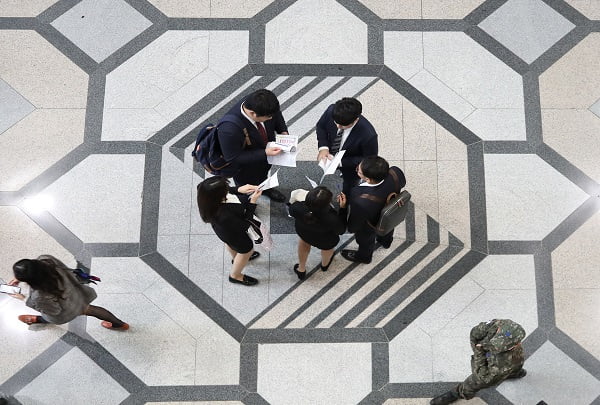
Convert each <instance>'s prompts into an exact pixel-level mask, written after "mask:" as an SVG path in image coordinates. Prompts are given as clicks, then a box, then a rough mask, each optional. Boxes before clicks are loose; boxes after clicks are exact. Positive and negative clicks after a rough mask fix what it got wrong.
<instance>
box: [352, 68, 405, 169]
mask: <svg viewBox="0 0 600 405" xmlns="http://www.w3.org/2000/svg"><path fill="white" fill-rule="evenodd" d="M358 100H359V101H360V102H361V103H362V105H363V115H364V116H365V117H366V118H367V119H368V120H369V122H371V124H373V127H374V128H375V130H376V131H377V141H378V143H379V156H381V157H383V158H385V159H387V160H388V161H389V160H393V159H396V160H403V159H404V158H403V156H404V151H403V149H404V147H403V130H402V103H403V100H404V98H403V97H402V96H401V95H400V94H398V93H397V92H396V90H394V89H392V88H391V87H390V86H389V85H388V84H387V83H385V82H384V81H383V80H379V81H377V83H375V84H374V85H373V86H371V87H370V88H369V89H367V90H366V91H365V92H364V93H362V94H361V95H360V96H359V97H358ZM381 100H385V103H382V102H381Z"/></svg>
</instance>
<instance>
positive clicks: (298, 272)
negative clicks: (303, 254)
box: [294, 263, 306, 280]
mask: <svg viewBox="0 0 600 405" xmlns="http://www.w3.org/2000/svg"><path fill="white" fill-rule="evenodd" d="M298 267H300V263H296V264H294V273H296V275H297V276H298V278H299V279H300V280H304V279H305V278H306V271H298Z"/></svg>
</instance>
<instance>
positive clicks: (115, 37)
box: [52, 0, 152, 62]
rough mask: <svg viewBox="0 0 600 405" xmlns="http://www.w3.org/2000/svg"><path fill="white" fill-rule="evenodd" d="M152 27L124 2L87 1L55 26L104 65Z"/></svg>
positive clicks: (70, 11)
mask: <svg viewBox="0 0 600 405" xmlns="http://www.w3.org/2000/svg"><path fill="white" fill-rule="evenodd" d="M151 24H152V23H151V22H150V21H148V20H147V19H146V18H145V17H144V16H143V15H141V14H140V13H138V12H137V11H136V10H135V9H134V8H133V7H131V6H130V5H129V4H127V3H126V2H125V1H123V0H83V1H82V2H81V3H79V4H77V5H76V6H75V7H73V8H72V9H70V10H69V11H67V12H66V13H65V14H63V15H62V16H60V17H59V18H57V19H56V20H55V21H54V22H53V23H52V25H53V26H54V27H55V28H56V29H57V30H59V31H60V32H61V33H62V34H63V35H65V36H66V37H67V38H69V39H70V40H71V41H72V42H73V43H74V44H75V45H77V46H78V47H80V48H81V49H82V50H83V51H85V53H87V54H88V55H90V56H91V57H92V58H93V59H94V60H95V61H96V62H101V61H103V60H104V59H106V57H108V56H109V55H110V54H112V53H113V52H115V51H116V50H117V49H119V48H121V47H122V46H123V45H125V44H126V43H127V42H129V41H130V40H132V39H133V38H134V37H135V36H137V35H138V34H139V33H141V32H142V31H144V30H145V29H146V28H148V27H149V26H150V25H151Z"/></svg>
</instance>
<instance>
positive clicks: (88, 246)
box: [83, 243, 140, 257]
mask: <svg viewBox="0 0 600 405" xmlns="http://www.w3.org/2000/svg"><path fill="white" fill-rule="evenodd" d="M83 248H84V249H85V250H87V251H88V252H89V254H90V255H91V256H93V257H139V256H140V244H139V243H84V244H83Z"/></svg>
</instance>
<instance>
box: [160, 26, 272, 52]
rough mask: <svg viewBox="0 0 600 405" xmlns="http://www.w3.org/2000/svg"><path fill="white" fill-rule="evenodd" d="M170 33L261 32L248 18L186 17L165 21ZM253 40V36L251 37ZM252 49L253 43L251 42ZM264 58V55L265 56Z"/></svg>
mask: <svg viewBox="0 0 600 405" xmlns="http://www.w3.org/2000/svg"><path fill="white" fill-rule="evenodd" d="M165 23H166V24H165V25H166V29H167V30H168V31H183V30H193V31H250V32H252V31H253V30H257V29H258V30H260V28H258V27H260V26H257V25H256V23H255V22H254V21H252V19H248V18H186V17H167V18H166V20H165ZM262 37H263V45H264V26H263V34H262ZM250 38H252V35H250ZM250 48H251V49H252V41H250ZM263 58H264V55H263Z"/></svg>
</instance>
